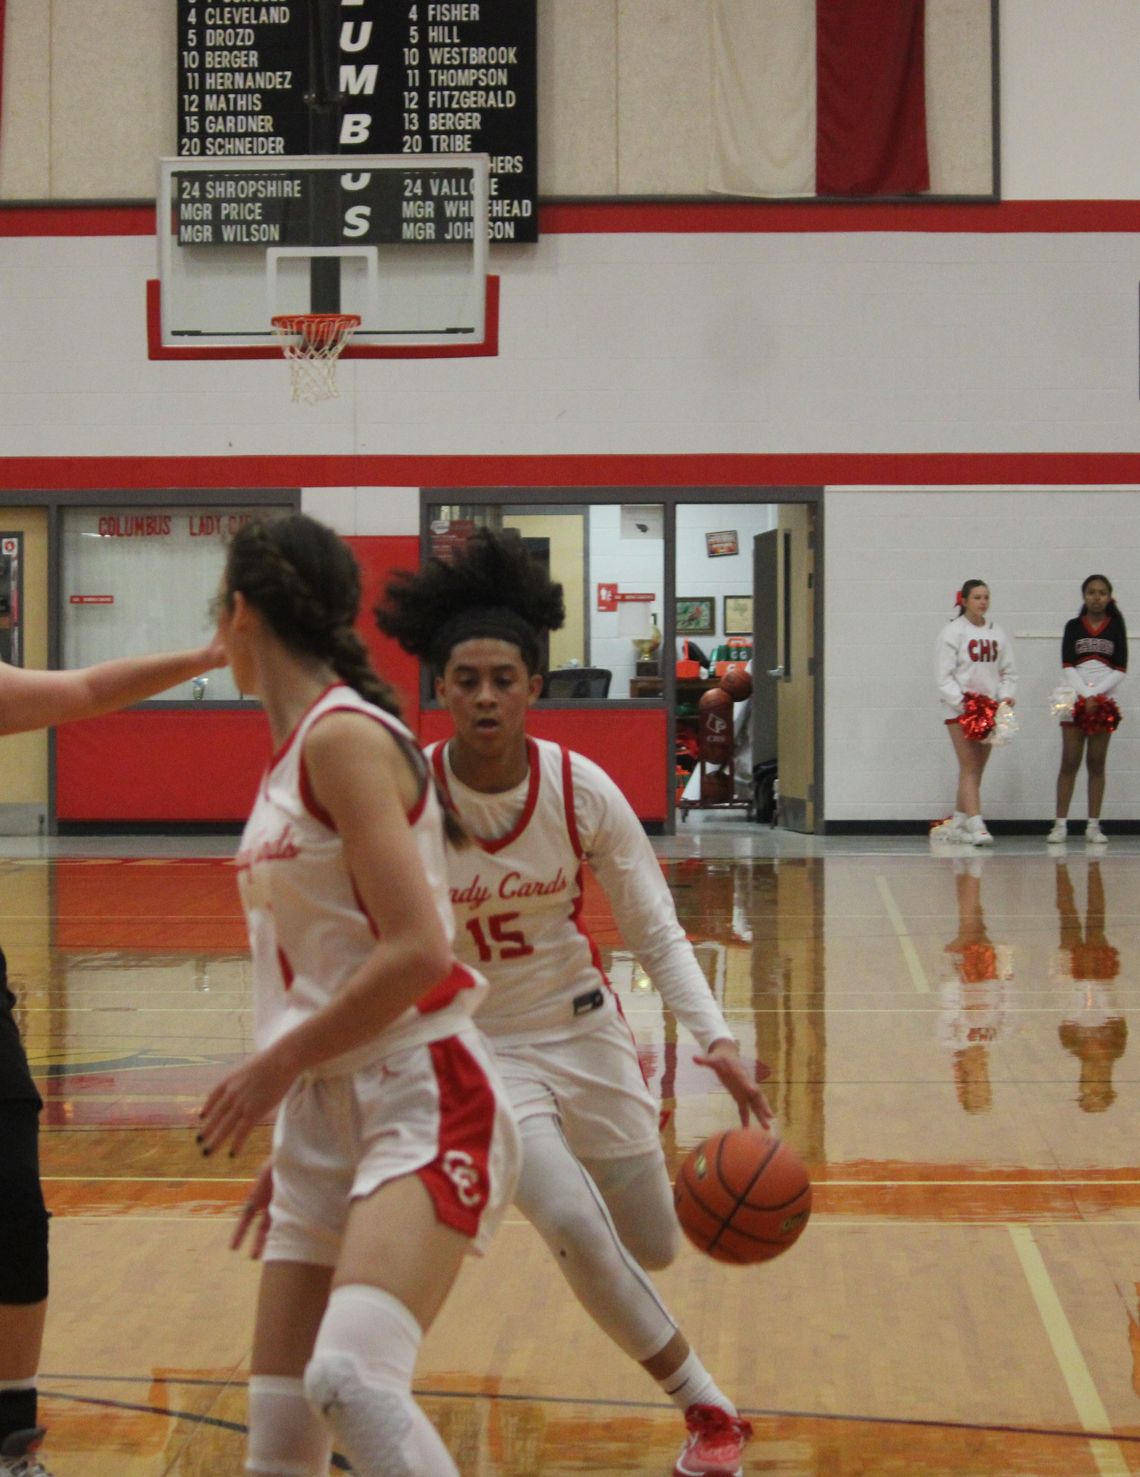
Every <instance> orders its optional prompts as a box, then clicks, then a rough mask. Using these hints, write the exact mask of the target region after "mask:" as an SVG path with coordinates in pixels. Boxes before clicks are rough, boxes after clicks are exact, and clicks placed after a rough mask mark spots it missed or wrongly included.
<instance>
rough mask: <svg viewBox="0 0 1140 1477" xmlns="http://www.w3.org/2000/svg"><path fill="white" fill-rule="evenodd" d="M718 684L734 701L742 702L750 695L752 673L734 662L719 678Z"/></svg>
mask: <svg viewBox="0 0 1140 1477" xmlns="http://www.w3.org/2000/svg"><path fill="white" fill-rule="evenodd" d="M720 686H721V691H722V692H727V693H728V695H729V697H730V698H731V699H732V701H733V702H734V703H742V702H743V701H744V699H745V698H749V697H751V696H752V673H751V672H749V671H748V670H747V668H746V667H743V666H741V665H738V664H734V665H733V666H731V667H729V669H728V671H727V672H725V674H724V676H723V677H722V678H721V679H720Z"/></svg>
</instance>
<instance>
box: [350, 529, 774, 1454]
mask: <svg viewBox="0 0 1140 1477" xmlns="http://www.w3.org/2000/svg"><path fill="white" fill-rule="evenodd" d="M376 616H377V621H378V623H379V625H380V628H381V630H383V631H385V632H386V633H387V634H388V635H390V636H394V637H395V638H396V639H397V640H398V641H399V642H400V643H401V645H403V646H404V648H405V649H406V650H407V651H410V652H411V653H413V654H414V655H416V656H419V657H421V658H423V659H425V660H427V661H428V662H430V663H431V666H432V668H433V669H434V671H435V673H436V683H435V691H436V696H437V697H438V698H439V700H440V702H442V703H443V704H444V705H445V706H446V707H447V709H448V712H449V714H450V716H451V721H452V725H453V728H454V733H453V736H452V737H451V738H450V739H449V740H447V741H445V742H443V743H440V744H437V745H435V746H433V747H432V749H431V750H430V751H429V752H430V755H431V762H432V765H433V767H434V769H435V772H436V774H437V776H438V777H439V779H440V781H441V783H442V784H443V785H444V786H445V787H446V790H447V793H448V795H449V797H450V799H451V801H452V803H453V804H454V805H455V808H456V809H457V811H458V813H459V816H460V819H461V820H462V821H463V822H464V824H465V825H466V826H467V828H468V829H469V830H470V831H471V832H472V833H473V834H474V836H475V838H476V840H477V843H478V845H477V847H473V848H471V849H470V850H469V851H466V852H462V853H459V852H453V853H452V854H451V855H450V857H449V869H450V874H451V898H452V903H453V905H454V907H455V910H456V923H457V943H456V949H457V952H458V953H459V957H460V958H461V959H463V960H466V961H467V962H469V963H470V964H471V965H472V966H473V967H475V968H477V969H479V970H480V971H482V972H483V973H485V974H486V975H487V977H488V979H489V980H490V985H491V989H490V994H489V996H488V998H487V1001H486V1003H485V1005H483V1006H481V1007H480V1011H479V1016H478V1021H479V1025H480V1027H481V1028H482V1030H483V1032H484V1033H485V1034H486V1036H487V1037H488V1038H489V1040H490V1042H491V1047H492V1051H493V1053H494V1057H495V1061H496V1064H497V1066H498V1068H499V1071H500V1073H501V1074H502V1077H503V1080H504V1082H505V1083H506V1085H507V1090H508V1092H509V1093H510V1096H511V1102H512V1104H513V1106H514V1108H515V1111H516V1113H517V1115H518V1118H519V1126H520V1129H521V1132H522V1140H523V1168H522V1174H521V1177H520V1179H519V1187H518V1192H517V1195H516V1203H517V1205H518V1206H519V1208H520V1210H522V1212H523V1214H524V1215H525V1216H526V1217H527V1219H528V1220H530V1221H531V1222H532V1224H533V1225H534V1226H535V1228H536V1229H537V1230H538V1232H539V1234H540V1235H541V1236H542V1237H543V1239H544V1240H545V1241H546V1243H547V1245H548V1246H549V1248H550V1250H551V1252H552V1253H553V1255H554V1257H555V1258H556V1260H557V1263H558V1266H559V1268H560V1269H561V1271H562V1272H563V1274H564V1276H565V1277H566V1278H567V1280H568V1281H569V1283H570V1285H571V1288H572V1289H573V1291H574V1293H575V1295H576V1296H577V1298H578V1299H579V1301H580V1302H581V1303H582V1305H583V1306H584V1307H585V1308H586V1310H587V1312H589V1314H590V1315H591V1317H592V1318H593V1319H594V1321H595V1322H596V1323H597V1324H598V1325H599V1327H600V1328H601V1329H602V1330H603V1331H604V1332H605V1333H607V1334H608V1335H609V1336H610V1338H612V1339H613V1341H614V1342H615V1343H616V1344H617V1345H618V1347H619V1348H621V1349H622V1350H623V1351H624V1352H625V1353H626V1354H628V1355H629V1356H630V1357H631V1358H632V1359H635V1360H636V1361H637V1362H638V1363H640V1364H641V1365H642V1367H643V1368H644V1369H645V1371H646V1372H647V1373H648V1374H649V1375H650V1376H652V1377H653V1378H654V1379H655V1380H657V1382H658V1384H659V1385H660V1387H661V1389H662V1391H663V1392H664V1393H665V1394H666V1395H668V1396H669V1398H670V1399H671V1400H672V1401H673V1403H674V1404H675V1405H676V1406H677V1408H678V1409H679V1410H680V1411H681V1412H682V1413H683V1415H684V1418H685V1422H686V1425H687V1427H688V1435H687V1438H686V1440H685V1445H684V1448H683V1450H682V1452H681V1455H680V1456H679V1457H678V1459H677V1464H676V1466H675V1468H674V1471H675V1473H676V1474H678V1477H688V1474H693V1477H696V1474H706V1473H707V1474H709V1477H713V1474H716V1477H734V1474H737V1473H738V1472H739V1471H740V1463H741V1459H742V1450H743V1447H744V1443H745V1441H746V1440H747V1438H748V1436H749V1435H750V1434H751V1426H750V1425H749V1423H748V1422H747V1421H746V1420H744V1419H742V1418H741V1417H740V1416H739V1414H738V1412H737V1410H736V1408H735V1406H734V1405H733V1404H732V1402H731V1401H730V1400H729V1398H728V1397H727V1396H726V1395H725V1394H724V1393H723V1392H722V1391H721V1390H720V1389H719V1388H718V1386H717V1385H716V1383H715V1382H714V1380H713V1379H712V1377H711V1376H710V1375H709V1373H708V1371H707V1370H706V1369H705V1368H704V1366H703V1365H702V1364H701V1362H700V1360H699V1359H698V1358H697V1355H696V1354H695V1353H694V1352H693V1351H692V1350H691V1348H690V1347H689V1344H688V1342H687V1341H686V1339H685V1337H684V1335H683V1334H682V1332H681V1330H680V1329H679V1328H678V1327H677V1324H676V1323H675V1322H674V1320H673V1318H672V1317H671V1315H670V1314H669V1312H668V1310H667V1309H666V1308H665V1306H664V1304H663V1303H662V1302H661V1299H660V1298H659V1296H658V1295H657V1293H656V1291H655V1289H654V1287H653V1285H652V1283H651V1282H650V1281H649V1278H648V1277H647V1276H646V1275H645V1272H644V1271H643V1270H642V1268H643V1267H646V1266H648V1267H664V1266H667V1265H668V1264H669V1263H670V1262H671V1261H672V1260H673V1258H674V1257H675V1256H676V1254H677V1250H678V1247H679V1241H680V1230H679V1227H678V1224H677V1218H676V1214H675V1212H674V1209H673V1197H672V1190H671V1186H670V1183H669V1175H668V1170H667V1166H666V1163H665V1156H664V1153H663V1151H662V1148H661V1143H660V1139H659V1136H658V1106H657V1104H656V1102H655V1101H654V1099H653V1097H652V1095H651V1094H650V1092H649V1089H648V1087H647V1086H646V1083H645V1078H644V1075H643V1073H642V1071H641V1067H640V1064H639V1062H638V1057H637V1047H636V1043H635V1041H634V1038H633V1035H632V1033H631V1031H630V1029H629V1026H628V1025H627V1024H626V1022H625V1019H624V1017H623V1016H622V1013H621V1010H620V1008H619V1006H618V1003H617V999H616V996H615V995H614V992H613V990H612V989H611V987H610V983H609V981H608V980H607V979H606V977H605V974H604V973H603V971H602V966H601V959H600V957H599V955H598V950H597V947H596V945H595V944H594V943H593V942H592V940H591V939H590V937H589V935H588V934H587V933H586V931H585V929H584V928H583V926H582V919H581V907H582V897H583V892H582V887H583V877H582V872H583V868H584V866H585V865H586V864H588V865H589V866H590V868H591V870H592V871H593V872H594V874H595V876H596V877H597V880H598V882H599V883H600V884H601V887H602V889H603V891H604V892H605V893H606V896H607V898H608V899H609V902H610V904H611V907H612V909H613V913H614V917H615V919H616V921H617V924H618V927H619V929H620V931H621V933H622V936H623V938H624V940H625V942H626V944H627V946H628V947H629V949H630V951H631V952H632V953H633V954H635V955H636V956H637V958H638V959H639V960H640V962H641V963H642V964H643V965H644V967H645V969H646V971H647V973H648V974H649V975H650V977H651V978H652V979H653V982H654V984H655V985H656V986H657V988H658V990H659V991H660V993H661V995H662V997H663V999H664V1000H665V1002H666V1004H667V1005H668V1006H669V1007H670V1009H672V1010H673V1012H674V1013H675V1014H676V1016H677V1017H678V1018H679V1020H680V1021H681V1022H682V1024H684V1025H685V1026H686V1027H687V1028H688V1029H689V1030H690V1031H691V1032H692V1034H693V1035H694V1036H695V1037H696V1039H697V1041H698V1043H699V1044H700V1047H701V1049H702V1050H701V1054H700V1055H698V1056H697V1058H696V1060H697V1062H698V1064H700V1065H702V1066H707V1067H710V1068H711V1069H712V1070H713V1071H714V1072H716V1074H717V1076H718V1077H719V1078H720V1080H721V1082H722V1083H723V1085H724V1086H725V1087H726V1088H727V1090H728V1091H729V1092H730V1093H731V1094H732V1096H733V1098H734V1099H735V1101H736V1104H737V1107H738V1111H739V1113H740V1119H741V1122H747V1120H748V1116H749V1114H750V1113H751V1114H755V1116H756V1117H757V1119H758V1120H759V1121H760V1123H761V1125H766V1124H768V1123H769V1122H770V1120H771V1110H770V1108H769V1107H768V1104H767V1102H766V1100H765V1098H764V1094H763V1092H762V1091H761V1090H760V1088H759V1087H758V1086H757V1083H756V1080H755V1075H754V1073H751V1072H749V1071H748V1070H747V1069H746V1068H745V1064H744V1063H743V1061H742V1060H741V1057H740V1053H739V1050H738V1048H737V1045H736V1042H735V1041H734V1040H733V1038H732V1035H731V1033H730V1031H729V1029H728V1026H727V1024H726V1023H725V1020H724V1017H723V1015H722V1014H721V1012H720V1009H719V1008H718V1006H717V1004H716V1002H715V1001H714V999H713V997H712V995H711V993H710V991H709V988H708V983H707V981H706V979H705V976H704V974H703V973H702V971H701V968H700V965H699V964H698V963H697V960H696V957H695V956H694V954H693V950H692V946H691V945H690V944H689V942H688V941H687V939H686V938H685V935H684V932H683V931H682V929H681V926H680V924H679V923H678V921H677V915H676V911H675V909H674V907H673V901H672V898H671V896H670V894H669V890H668V888H667V887H666V885H665V880H664V878H663V877H662V874H661V868H660V866H659V865H658V862H657V858H656V856H655V855H654V852H653V849H652V847H651V846H650V844H649V842H648V840H647V838H646V836H645V832H644V830H643V829H642V827H641V825H640V823H639V821H638V819H637V817H636V816H635V815H634V813H633V811H632V809H631V807H630V805H629V803H628V802H627V801H626V799H625V797H624V796H623V795H622V793H621V791H620V790H619V789H618V787H617V786H616V785H615V784H614V783H613V781H612V780H611V779H610V778H609V776H608V775H607V774H606V773H605V772H604V771H603V770H602V769H600V768H599V767H598V766H597V765H596V764H593V763H591V762H590V761H589V760H588V759H585V758H583V757H582V756H581V755H580V754H575V753H572V752H570V751H569V750H567V749H564V748H562V747H561V745H559V744H555V743H551V742H548V741H546V740H542V739H535V738H532V737H530V736H529V735H528V734H527V732H526V717H527V712H528V709H529V708H530V706H531V704H532V703H533V702H534V701H535V699H536V698H537V697H538V696H539V694H540V692H541V690H542V675H541V671H540V660H541V646H540V633H541V632H542V631H548V630H553V629H556V628H557V627H558V626H560V625H561V624H562V621H563V619H564V610H563V602H562V590H561V587H560V586H558V585H553V584H551V582H550V580H549V578H548V576H547V575H546V573H545V571H544V570H543V569H542V568H541V567H540V566H539V565H538V564H536V563H535V562H534V561H533V560H532V559H531V558H530V557H529V555H528V554H527V552H526V549H525V547H524V545H523V544H522V542H521V541H520V540H518V539H510V538H503V537H495V536H493V535H489V534H481V535H479V536H477V537H476V538H475V539H474V540H473V541H472V542H471V543H470V544H469V545H468V547H467V549H466V550H465V552H464V553H463V554H461V555H460V556H458V557H457V558H456V559H455V560H454V562H451V563H447V564H445V563H442V562H441V561H439V560H433V561H431V562H430V563H429V564H427V565H426V566H425V567H424V568H423V569H422V570H421V571H420V572H419V573H418V574H414V575H411V574H409V575H397V576H396V578H395V579H394V580H393V581H392V583H391V584H390V585H389V587H388V590H387V593H386V597H385V600H384V601H383V602H382V603H381V605H380V606H378V608H377V611H376Z"/></svg>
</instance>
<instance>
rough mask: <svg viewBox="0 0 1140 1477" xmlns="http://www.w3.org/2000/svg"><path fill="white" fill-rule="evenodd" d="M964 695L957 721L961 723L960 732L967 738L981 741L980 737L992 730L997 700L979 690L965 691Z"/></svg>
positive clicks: (982, 737) (985, 736) (985, 735)
mask: <svg viewBox="0 0 1140 1477" xmlns="http://www.w3.org/2000/svg"><path fill="white" fill-rule="evenodd" d="M964 697H965V703H964V705H963V708H962V712H961V714H960V715H959V718H958V722H959V723H960V724H961V725H962V732H963V733H964V734H965V735H966V737H967V738H968V739H973V740H974V742H975V743H981V741H982V739H984V738H987V737H988V736H989V735H990V734H991V733H992V732H993V727H994V715H995V714H996V713H997V707H998V705H997V701H996V699H995V698H992V697H986V695H985V694H984V693H981V692H967V693H965V694H964Z"/></svg>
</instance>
